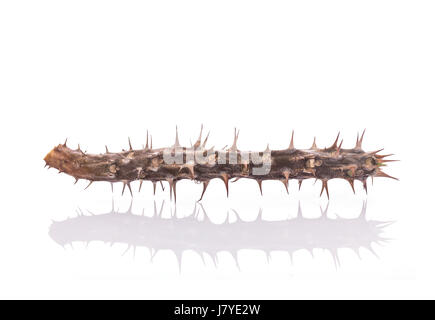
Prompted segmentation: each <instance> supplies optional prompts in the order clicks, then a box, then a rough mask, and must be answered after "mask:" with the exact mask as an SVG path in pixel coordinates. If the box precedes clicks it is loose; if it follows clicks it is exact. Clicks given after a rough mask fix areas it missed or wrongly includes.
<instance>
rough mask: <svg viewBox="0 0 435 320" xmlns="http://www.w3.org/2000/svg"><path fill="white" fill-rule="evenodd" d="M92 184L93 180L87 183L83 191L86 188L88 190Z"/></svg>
mask: <svg viewBox="0 0 435 320" xmlns="http://www.w3.org/2000/svg"><path fill="white" fill-rule="evenodd" d="M93 182H94V180H91V181H89V184H88V185H87V186H86V188H84V189H83V190H86V189H87V188H89V186H90V185H91V184H92V183H93Z"/></svg>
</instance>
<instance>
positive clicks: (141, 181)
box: [138, 179, 143, 192]
mask: <svg viewBox="0 0 435 320" xmlns="http://www.w3.org/2000/svg"><path fill="white" fill-rule="evenodd" d="M142 183H143V180H142V179H141V180H140V182H139V191H138V192H140V189H142Z"/></svg>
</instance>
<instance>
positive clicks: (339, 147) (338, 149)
mask: <svg viewBox="0 0 435 320" xmlns="http://www.w3.org/2000/svg"><path fill="white" fill-rule="evenodd" d="M342 145H343V139H341V142H340V145H339V146H338V148H337V151H335V155H336V156H337V157H338V156H339V155H340V150H341V146H342Z"/></svg>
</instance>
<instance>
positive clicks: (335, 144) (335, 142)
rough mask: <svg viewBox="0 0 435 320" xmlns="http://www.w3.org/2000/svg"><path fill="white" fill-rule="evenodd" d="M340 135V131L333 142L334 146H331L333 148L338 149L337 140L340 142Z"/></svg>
mask: <svg viewBox="0 0 435 320" xmlns="http://www.w3.org/2000/svg"><path fill="white" fill-rule="evenodd" d="M339 137H340V131H339V132H338V134H337V138H335V141H334V143H333V144H332V146H331V147H330V148H331V149H336V148H337V142H338V138H339Z"/></svg>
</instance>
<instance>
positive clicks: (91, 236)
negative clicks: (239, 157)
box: [49, 202, 391, 267]
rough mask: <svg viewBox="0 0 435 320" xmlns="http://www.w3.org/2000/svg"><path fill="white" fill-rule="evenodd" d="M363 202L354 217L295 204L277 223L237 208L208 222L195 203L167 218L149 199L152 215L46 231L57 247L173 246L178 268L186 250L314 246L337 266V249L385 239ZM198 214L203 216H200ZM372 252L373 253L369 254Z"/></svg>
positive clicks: (97, 219)
mask: <svg viewBox="0 0 435 320" xmlns="http://www.w3.org/2000/svg"><path fill="white" fill-rule="evenodd" d="M366 208H367V206H366V203H364V204H363V207H362V210H361V214H360V216H359V217H358V218H355V219H343V218H340V217H337V218H336V219H330V218H328V217H327V210H328V208H326V209H325V210H322V209H321V212H322V215H321V217H320V218H316V219H307V218H304V217H303V216H302V212H301V209H300V206H299V210H298V214H297V217H296V218H292V219H289V220H282V221H265V220H263V219H262V214H261V209H260V212H259V214H258V217H257V219H256V220H255V221H251V222H246V221H242V220H240V218H239V216H238V214H237V212H236V211H235V210H232V211H233V212H234V213H235V215H236V218H237V220H236V221H235V222H232V223H229V221H228V219H227V221H226V222H224V223H223V224H214V223H212V222H211V221H210V220H209V219H208V217H207V214H206V212H205V210H204V208H203V207H202V205H200V208H197V207H196V205H195V209H194V211H193V213H192V214H191V215H190V216H188V217H184V218H177V217H176V213H173V212H172V211H171V218H169V219H164V218H162V213H163V209H164V202H163V203H162V205H161V207H160V210H158V208H157V205H156V203H155V202H154V216H153V217H146V216H144V215H143V214H142V215H134V214H132V211H131V205H130V208H129V210H128V211H127V212H125V213H119V212H115V210H114V208H113V203H112V210H111V211H110V212H109V213H105V214H100V215H91V216H85V215H83V214H79V216H77V217H76V218H72V219H67V220H65V221H60V222H53V224H52V225H51V227H50V231H49V234H50V236H51V238H52V239H53V240H54V241H56V242H57V243H59V244H60V245H65V244H70V243H72V242H74V241H82V242H86V243H89V242H91V241H104V242H109V243H125V244H127V245H128V247H129V248H130V247H134V248H136V247H138V246H139V247H148V248H150V249H151V250H152V251H153V256H154V255H155V253H156V252H157V251H158V250H160V249H170V250H172V251H173V252H174V253H175V255H176V256H177V258H178V261H179V264H180V267H181V256H182V253H183V251H185V250H193V251H195V252H197V253H198V254H209V255H210V256H211V257H212V258H213V261H214V262H215V263H216V262H217V253H218V252H220V251H227V252H229V253H230V254H231V255H232V256H233V257H234V259H235V261H236V263H238V261H237V251H238V250H242V249H258V250H262V251H264V252H265V253H266V255H267V256H269V254H270V252H271V251H286V252H288V253H289V254H290V256H291V255H292V254H293V252H295V251H297V250H300V249H306V250H308V251H310V252H312V251H313V249H315V248H320V249H326V250H328V251H329V252H331V254H332V256H333V259H334V263H335V265H336V266H337V265H339V259H338V254H337V250H338V249H339V248H350V249H353V250H354V251H355V252H357V253H358V249H359V248H360V247H365V248H367V249H369V250H370V251H372V252H373V253H374V251H373V249H372V248H371V244H373V243H382V242H385V241H387V239H386V238H383V237H382V236H381V233H382V232H383V228H384V227H386V226H387V225H389V224H391V222H380V221H367V220H366V217H365V213H366ZM200 212H202V213H203V215H204V219H202V220H199V219H198V215H199V213H200ZM374 254H375V253H374Z"/></svg>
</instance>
